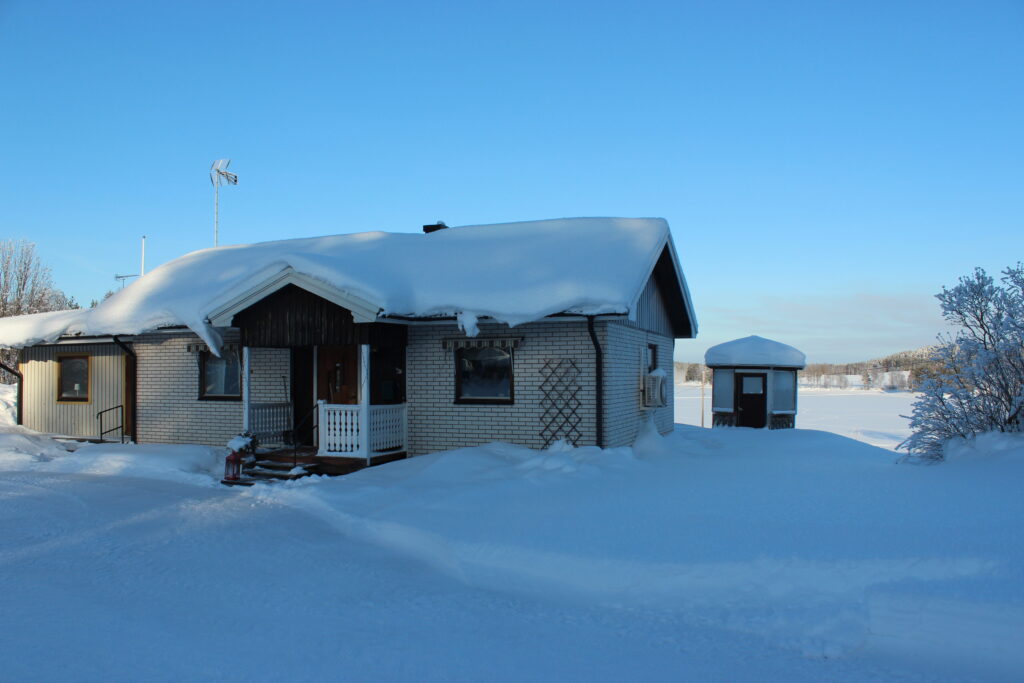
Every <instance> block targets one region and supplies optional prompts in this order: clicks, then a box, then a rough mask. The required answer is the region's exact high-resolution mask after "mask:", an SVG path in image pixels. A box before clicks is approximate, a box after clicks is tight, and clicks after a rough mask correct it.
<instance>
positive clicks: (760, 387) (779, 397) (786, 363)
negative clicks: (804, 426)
mask: <svg viewBox="0 0 1024 683" xmlns="http://www.w3.org/2000/svg"><path fill="white" fill-rule="evenodd" d="M806 361H807V357H806V356H804V354H803V352H801V351H799V350H797V349H795V348H793V347H792V346H789V345H788V344H783V343H781V342H777V341H773V340H771V339H765V338H764V337H758V336H754V335H752V336H750V337H744V338H743V339H734V340H733V341H729V342H725V343H724V344H719V345H718V346H712V347H711V348H710V349H708V350H707V352H706V353H705V354H704V364H705V365H707V366H708V367H709V368H711V369H712V370H713V377H712V390H711V411H712V420H711V424H712V426H714V427H753V428H755V429H763V428H764V427H768V429H788V428H792V427H793V426H795V424H796V386H797V383H796V372H797V370H802V369H803V368H804V366H805V365H806Z"/></svg>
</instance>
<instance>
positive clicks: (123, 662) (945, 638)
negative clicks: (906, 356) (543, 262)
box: [0, 393, 1024, 681]
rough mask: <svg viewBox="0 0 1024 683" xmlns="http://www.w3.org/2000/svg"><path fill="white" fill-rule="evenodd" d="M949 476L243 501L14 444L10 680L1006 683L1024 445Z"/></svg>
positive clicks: (502, 478) (732, 441)
mask: <svg viewBox="0 0 1024 683" xmlns="http://www.w3.org/2000/svg"><path fill="white" fill-rule="evenodd" d="M877 398H878V395H876V399H877ZM806 399H807V396H806V395H805V394H804V393H802V394H801V416H803V415H804V412H805V411H807V409H808V405H807V401H806ZM867 400H871V399H867ZM843 403H845V401H843V400H841V401H840V404H843ZM874 410H877V411H879V412H883V411H884V409H883V408H880V407H879V408H875V409H874ZM811 412H813V411H811ZM851 414H852V413H851V410H844V411H842V415H843V416H844V417H843V418H842V419H843V420H847V419H850V418H849V417H848V416H849V415H851ZM859 414H860V415H870V414H871V410H867V409H865V410H864V411H862V412H861V413H859ZM822 415H824V412H823V413H822ZM682 417H685V416H682ZM857 419H866V418H862V417H859V418H857ZM844 424H847V423H844ZM802 426H806V425H802ZM848 426H849V425H848ZM861 427H862V428H863V430H867V431H872V430H874V431H880V432H885V431H887V430H889V429H890V426H887V425H885V424H881V425H870V424H867V423H865V424H864V425H861ZM954 455H955V456H956V457H954V458H953V459H951V461H950V462H948V463H946V464H944V465H941V466H915V465H905V464H904V465H901V464H896V462H895V461H896V459H897V456H896V454H894V453H893V452H892V451H891V450H885V449H880V448H877V447H874V446H871V445H869V444H866V443H862V442H860V441H856V440H851V439H849V438H846V437H845V436H841V435H839V434H835V433H828V432H826V431H815V430H810V429H797V430H786V431H778V432H767V431H753V430H742V429H730V430H702V429H700V428H697V427H692V426H686V425H679V426H678V428H677V430H676V432H675V433H674V434H673V435H671V436H670V437H668V438H664V439H663V438H660V437H657V436H655V435H650V434H648V435H646V437H645V438H644V439H643V440H642V441H641V443H639V444H638V446H637V448H636V449H612V450H607V451H600V450H598V449H595V448H581V449H571V448H567V447H556V448H553V449H552V450H550V451H547V452H537V451H530V450H527V449H522V448H518V447H513V446H508V445H503V444H493V445H490V446H486V447H482V448H473V449H463V450H458V451H450V452H446V453H440V454H435V455H430V456H424V457H419V458H414V459H411V460H406V461H401V462H398V463H393V464H390V465H385V466H381V467H377V468H373V469H370V470H365V471H363V472H360V473H357V474H355V475H351V476H348V477H340V478H334V479H327V478H316V479H313V478H311V479H305V480H301V481H298V482H294V483H289V484H277V485H260V486H256V487H253V488H251V489H229V488H225V487H222V486H220V485H219V484H218V483H216V478H215V476H214V475H215V474H216V472H217V471H218V469H219V467H220V461H219V456H220V454H219V453H217V452H216V449H205V448H194V447H153V446H148V447H138V448H136V447H122V446H107V445H103V446H99V445H97V446H81V447H79V448H77V450H76V451H74V452H68V451H66V450H65V449H64V448H63V447H62V446H60V445H59V444H56V443H54V442H52V441H50V440H49V439H45V438H42V437H38V436H34V435H32V434H30V433H25V432H22V431H20V430H18V429H17V428H13V427H7V428H4V429H3V433H0V586H2V590H0V633H2V634H3V637H2V638H0V672H2V675H0V678H3V679H5V680H66V679H68V678H73V679H76V680H109V679H126V678H131V679H139V680H181V679H197V678H217V679H238V680H241V679H245V680H284V679H287V680H320V679H332V680H335V679H342V680H516V681H519V680H560V681H561V680H616V681H618V680H665V681H669V680H671V681H678V680H730V681H735V680H759V681H762V680H774V681H811V680H814V681H820V680H840V681H843V680H845V681H859V680H915V681H919V680H978V679H984V680H1018V679H1019V678H1020V673H1021V671H1024V647H1022V646H1024V640H1022V638H1024V636H1022V634H1024V541H1022V538H1021V534H1020V531H1019V527H1020V520H1021V519H1022V516H1024V497H1022V496H1020V492H1019V489H1020V487H1019V482H1020V481H1021V479H1022V477H1024V442H1022V441H1021V440H1020V439H1016V440H1014V439H1006V438H1004V439H1001V440H995V439H993V440H985V442H983V443H980V444H978V445H976V447H975V448H974V449H970V448H965V449H961V450H959V451H958V452H956V453H954Z"/></svg>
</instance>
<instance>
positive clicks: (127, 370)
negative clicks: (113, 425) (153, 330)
mask: <svg viewBox="0 0 1024 683" xmlns="http://www.w3.org/2000/svg"><path fill="white" fill-rule="evenodd" d="M112 339H113V340H114V343H115V344H117V345H118V346H119V347H120V348H121V350H122V351H124V353H125V356H126V358H127V362H126V363H125V367H124V374H125V378H124V385H125V386H124V392H125V394H126V396H125V403H127V404H128V408H129V410H130V411H131V416H132V431H131V439H132V443H138V442H139V439H138V434H137V430H136V427H137V425H138V423H139V420H138V413H137V412H136V408H137V407H138V391H137V389H138V383H139V373H138V367H139V357H138V356H136V355H135V351H134V350H133V349H132V348H131V347H130V346H128V345H127V344H125V343H124V342H123V341H121V340H120V339H118V338H117V335H114V336H113V337H112ZM121 426H122V429H123V427H124V425H121Z"/></svg>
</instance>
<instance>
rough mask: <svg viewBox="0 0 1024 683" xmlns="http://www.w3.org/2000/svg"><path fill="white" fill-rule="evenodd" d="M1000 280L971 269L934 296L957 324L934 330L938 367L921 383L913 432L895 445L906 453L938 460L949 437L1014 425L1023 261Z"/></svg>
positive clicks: (1021, 349) (1022, 402)
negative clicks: (946, 331) (951, 329)
mask: <svg viewBox="0 0 1024 683" xmlns="http://www.w3.org/2000/svg"><path fill="white" fill-rule="evenodd" d="M1001 282H1002V284H997V283H996V282H995V281H994V280H993V278H992V277H990V276H989V275H988V274H986V273H985V271H984V270H982V269H981V268H978V269H976V270H975V271H974V274H973V275H971V276H969V277H962V278H960V284H958V285H957V286H956V287H953V288H952V289H946V288H945V287H943V288H942V292H940V293H939V294H938V295H937V298H938V300H939V302H940V303H941V305H942V315H943V317H944V318H945V319H946V320H947V321H949V322H950V323H952V324H954V325H956V326H957V327H959V328H960V329H959V331H957V332H956V333H955V334H953V335H951V336H950V335H947V336H945V337H940V338H939V341H940V344H939V345H938V346H936V347H935V350H934V355H933V357H932V360H934V361H936V362H937V364H938V365H939V366H940V370H939V371H938V372H937V373H936V374H935V375H934V376H933V377H929V378H927V379H925V380H924V381H923V382H922V383H921V387H920V391H921V394H922V395H921V398H919V399H918V400H917V401H915V402H914V411H913V415H912V416H911V417H910V428H911V430H912V431H913V434H912V435H911V436H910V438H909V439H907V440H906V441H904V442H903V443H902V444H900V446H899V447H900V448H904V449H906V450H907V451H908V452H909V453H910V454H911V455H912V456H916V457H918V458H921V459H924V460H931V461H940V460H942V459H943V457H944V456H943V449H944V447H945V445H946V443H947V442H948V441H949V440H950V439H954V438H958V437H959V438H969V437H973V436H976V435H978V434H983V433H986V432H1019V431H1021V426H1022V425H1021V423H1022V421H1024V420H1022V407H1024V264H1021V263H1018V264H1017V266H1016V267H1015V268H1008V269H1006V270H1005V271H1003V277H1002V279H1001Z"/></svg>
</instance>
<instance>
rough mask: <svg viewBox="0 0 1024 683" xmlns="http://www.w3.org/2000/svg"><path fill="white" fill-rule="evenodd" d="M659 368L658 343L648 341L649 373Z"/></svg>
mask: <svg viewBox="0 0 1024 683" xmlns="http://www.w3.org/2000/svg"><path fill="white" fill-rule="evenodd" d="M657 369H658V345H657V344H651V343H650V342H648V343H647V374H651V373H652V372H654V371H655V370H657Z"/></svg>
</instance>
